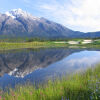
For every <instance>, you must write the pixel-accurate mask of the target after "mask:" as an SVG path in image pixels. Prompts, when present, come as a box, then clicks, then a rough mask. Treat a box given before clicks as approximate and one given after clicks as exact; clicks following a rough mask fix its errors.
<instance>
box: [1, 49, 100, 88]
mask: <svg viewBox="0 0 100 100" xmlns="http://www.w3.org/2000/svg"><path fill="white" fill-rule="evenodd" d="M98 62H100V51H99V50H83V49H68V48H49V49H40V50H32V49H30V50H29V49H24V50H19V51H16V50H13V51H7V52H5V53H4V52H3V53H0V76H1V78H0V86H1V87H6V86H8V85H11V86H15V84H18V83H24V82H26V81H27V80H29V81H31V82H34V81H36V82H38V81H41V80H45V79H48V78H55V76H61V75H62V74H66V73H67V74H70V73H74V72H77V71H80V70H85V69H86V68H87V67H89V66H94V65H95V64H96V63H98Z"/></svg>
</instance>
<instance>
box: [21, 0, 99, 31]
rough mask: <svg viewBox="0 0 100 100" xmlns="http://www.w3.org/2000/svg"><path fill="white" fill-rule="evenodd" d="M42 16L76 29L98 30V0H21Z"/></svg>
mask: <svg viewBox="0 0 100 100" xmlns="http://www.w3.org/2000/svg"><path fill="white" fill-rule="evenodd" d="M23 1H24V3H26V5H27V7H30V8H31V9H35V10H37V12H38V11H39V12H41V14H42V15H40V16H43V17H46V18H49V19H51V20H53V21H56V22H58V23H61V24H63V25H65V26H67V27H69V28H71V29H73V30H77V31H84V32H86V31H100V27H99V23H100V0H63V1H60V0H59V1H58V0H50V1H49V0H39V1H37V2H36V4H33V3H32V0H23Z"/></svg>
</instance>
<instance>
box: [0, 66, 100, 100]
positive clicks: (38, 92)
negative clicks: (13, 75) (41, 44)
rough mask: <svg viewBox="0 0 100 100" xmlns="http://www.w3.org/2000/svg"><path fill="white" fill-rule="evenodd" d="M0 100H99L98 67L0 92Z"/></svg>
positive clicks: (99, 74)
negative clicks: (38, 83) (34, 84)
mask: <svg viewBox="0 0 100 100" xmlns="http://www.w3.org/2000/svg"><path fill="white" fill-rule="evenodd" d="M0 100H100V65H98V66H97V67H95V68H91V69H88V70H87V71H86V72H83V73H77V74H75V75H74V76H69V77H63V78H62V79H61V80H60V79H56V80H55V81H54V82H52V81H48V82H47V83H45V84H42V85H38V87H35V86H32V85H29V84H28V85H25V86H16V88H15V89H10V90H9V92H3V91H2V90H1V91H0Z"/></svg>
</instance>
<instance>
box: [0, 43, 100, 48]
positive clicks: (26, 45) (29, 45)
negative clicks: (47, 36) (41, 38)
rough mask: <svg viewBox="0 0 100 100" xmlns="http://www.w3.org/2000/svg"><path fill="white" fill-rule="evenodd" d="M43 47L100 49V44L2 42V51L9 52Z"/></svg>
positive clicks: (0, 44)
mask: <svg viewBox="0 0 100 100" xmlns="http://www.w3.org/2000/svg"><path fill="white" fill-rule="evenodd" d="M41 47H44V48H45V47H71V48H74V47H75V48H85V47H88V48H92V47H93V48H100V43H99V42H95V43H90V44H68V43H67V42H65V43H63V42H62V43H60V42H56V43H55V42H54V41H48V42H47V41H46V42H38V41H34V42H23V43H12V42H0V50H9V49H21V48H41Z"/></svg>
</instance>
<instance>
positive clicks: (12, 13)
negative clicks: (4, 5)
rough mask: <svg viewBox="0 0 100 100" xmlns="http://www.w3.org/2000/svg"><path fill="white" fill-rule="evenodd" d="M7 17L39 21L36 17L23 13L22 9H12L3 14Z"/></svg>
mask: <svg viewBox="0 0 100 100" xmlns="http://www.w3.org/2000/svg"><path fill="white" fill-rule="evenodd" d="M5 14H6V15H7V16H10V17H12V18H14V19H15V18H19V17H24V18H31V19H33V20H37V19H39V18H38V17H35V16H32V15H31V14H30V13H27V12H26V11H23V10H22V9H20V8H18V9H12V10H11V11H8V12H6V13H5Z"/></svg>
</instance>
